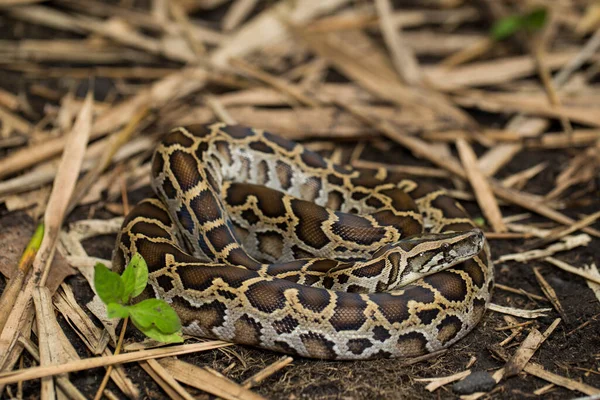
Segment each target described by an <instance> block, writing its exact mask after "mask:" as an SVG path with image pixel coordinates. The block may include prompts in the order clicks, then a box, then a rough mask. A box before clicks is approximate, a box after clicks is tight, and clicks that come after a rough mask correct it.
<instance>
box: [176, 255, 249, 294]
mask: <svg viewBox="0 0 600 400" xmlns="http://www.w3.org/2000/svg"><path fill="white" fill-rule="evenodd" d="M197 261H198V260H196V262H197ZM177 273H178V274H179V276H180V277H181V280H182V281H184V282H187V285H186V286H187V288H189V289H193V290H197V291H204V290H206V289H208V288H210V287H211V286H212V285H213V282H214V281H215V280H218V279H220V280H222V281H223V282H225V284H226V285H228V286H229V287H230V288H233V289H237V288H239V287H240V286H242V285H244V284H245V283H247V281H248V280H249V279H252V278H256V277H257V274H256V272H253V271H250V270H247V269H244V268H235V267H230V266H226V265H215V264H211V265H210V266H205V265H187V266H186V267H185V268H179V269H178V270H177Z"/></svg>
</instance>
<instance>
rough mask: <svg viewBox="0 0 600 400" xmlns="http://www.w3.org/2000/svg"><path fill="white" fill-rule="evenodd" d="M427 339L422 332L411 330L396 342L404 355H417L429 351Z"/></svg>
mask: <svg viewBox="0 0 600 400" xmlns="http://www.w3.org/2000/svg"><path fill="white" fill-rule="evenodd" d="M426 345H427V339H426V338H425V336H423V334H422V333H420V332H410V333H406V334H404V335H401V336H400V337H399V338H398V343H397V344H396V346H397V348H398V351H399V353H400V354H401V355H402V356H403V357H416V356H420V355H422V354H425V353H427V347H426Z"/></svg>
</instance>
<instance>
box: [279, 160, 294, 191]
mask: <svg viewBox="0 0 600 400" xmlns="http://www.w3.org/2000/svg"><path fill="white" fill-rule="evenodd" d="M275 173H276V174H277V179H278V180H279V183H280V184H281V187H282V189H284V190H287V189H289V188H290V187H292V168H291V167H290V166H289V165H288V164H286V163H284V162H283V161H279V160H278V161H277V162H276V163H275Z"/></svg>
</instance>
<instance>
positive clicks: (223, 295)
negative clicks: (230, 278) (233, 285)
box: [217, 289, 237, 300]
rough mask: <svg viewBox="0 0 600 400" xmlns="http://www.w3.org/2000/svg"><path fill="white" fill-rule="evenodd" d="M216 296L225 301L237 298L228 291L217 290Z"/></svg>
mask: <svg viewBox="0 0 600 400" xmlns="http://www.w3.org/2000/svg"><path fill="white" fill-rule="evenodd" d="M217 294H218V295H219V296H221V297H225V298H226V299H227V300H233V299H235V298H236V297H237V295H236V294H235V293H232V292H230V291H229V290H224V289H218V290H217Z"/></svg>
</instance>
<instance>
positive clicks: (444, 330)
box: [437, 315, 462, 344]
mask: <svg viewBox="0 0 600 400" xmlns="http://www.w3.org/2000/svg"><path fill="white" fill-rule="evenodd" d="M437 328H438V334H437V338H438V340H439V341H440V342H441V343H442V344H446V343H448V342H449V341H451V340H452V339H454V338H455V337H456V335H458V333H459V332H460V330H461V329H462V322H461V320H460V318H458V317H457V316H455V315H448V316H446V318H444V319H443V320H442V321H440V323H439V324H438V326H437Z"/></svg>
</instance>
